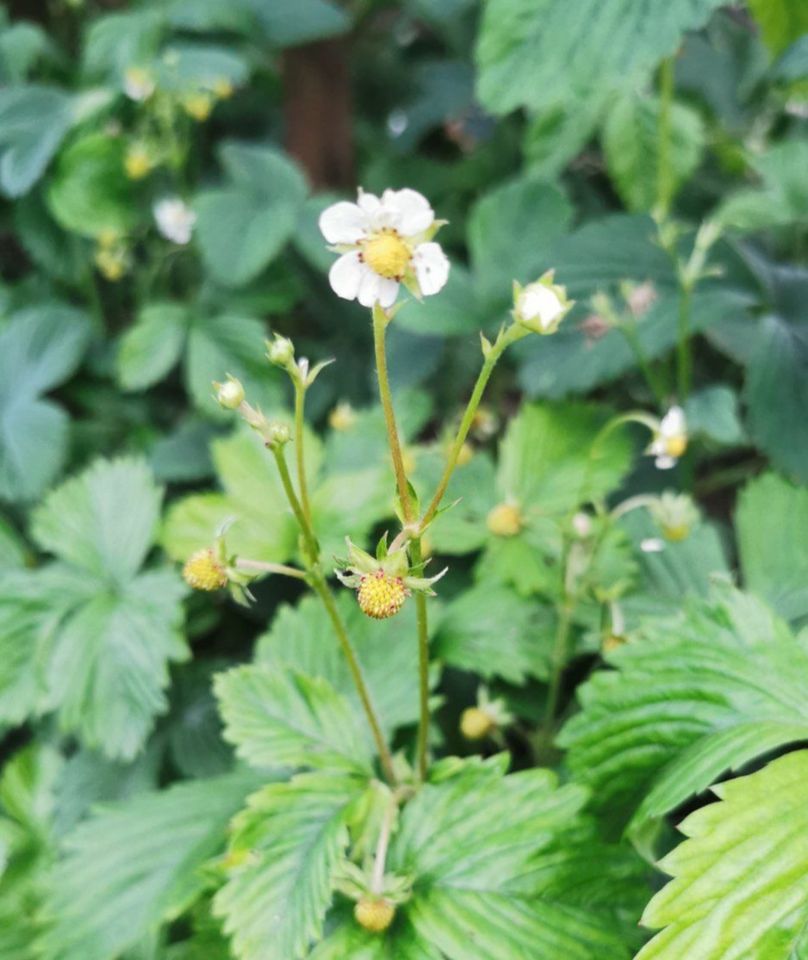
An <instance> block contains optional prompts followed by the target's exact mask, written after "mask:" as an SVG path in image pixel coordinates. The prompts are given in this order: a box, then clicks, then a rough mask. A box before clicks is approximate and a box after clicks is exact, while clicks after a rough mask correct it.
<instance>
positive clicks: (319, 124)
mask: <svg viewBox="0 0 808 960" xmlns="http://www.w3.org/2000/svg"><path fill="white" fill-rule="evenodd" d="M283 84H284V118H285V126H286V149H287V150H288V151H289V153H290V154H291V155H292V156H293V157H294V158H295V159H296V160H297V161H298V163H300V165H301V166H302V167H303V169H304V170H305V171H306V173H307V174H308V177H309V180H310V181H311V184H312V186H313V187H315V188H316V189H327V188H332V189H333V188H344V187H353V186H354V184H355V182H356V174H355V169H354V142H353V103H352V96H351V77H350V70H349V66H348V42H347V40H345V39H344V38H342V39H338V40H321V41H319V42H317V43H310V44H306V45H305V46H301V47H295V48H292V49H289V50H287V51H285V53H284V55H283Z"/></svg>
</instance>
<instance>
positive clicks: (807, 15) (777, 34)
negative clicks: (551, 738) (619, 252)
mask: <svg viewBox="0 0 808 960" xmlns="http://www.w3.org/2000/svg"><path fill="white" fill-rule="evenodd" d="M749 7H750V9H751V10H752V14H753V15H754V17H755V20H757V22H758V25H759V26H760V32H761V33H762V34H763V39H764V40H765V41H766V46H767V47H768V48H769V49H770V50H771V51H772V53H775V54H777V53H782V52H783V50H785V49H786V47H787V46H788V45H789V44H790V43H793V42H794V41H795V40H797V39H799V38H800V37H802V36H803V35H804V34H806V33H808V8H806V6H805V4H804V3H802V2H801V0H749ZM750 960H751V958H750Z"/></svg>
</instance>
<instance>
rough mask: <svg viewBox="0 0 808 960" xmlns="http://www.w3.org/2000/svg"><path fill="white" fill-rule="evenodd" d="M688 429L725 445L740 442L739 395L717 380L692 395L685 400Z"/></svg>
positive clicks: (742, 436)
mask: <svg viewBox="0 0 808 960" xmlns="http://www.w3.org/2000/svg"><path fill="white" fill-rule="evenodd" d="M685 414H686V416H687V427H688V431H689V432H690V433H691V434H693V435H695V434H702V435H703V436H705V437H707V438H708V439H709V440H713V441H715V442H716V443H720V444H722V445H725V446H732V445H734V444H738V443H741V442H742V441H743V438H744V430H743V425H742V424H741V419H740V412H739V410H738V395H737V393H736V392H735V391H734V390H733V389H732V387H728V386H726V385H724V384H722V383H714V384H712V385H711V386H709V387H704V388H703V389H701V390H697V391H696V392H695V393H693V394H691V395H690V396H689V397H688V398H687V401H686V402H685Z"/></svg>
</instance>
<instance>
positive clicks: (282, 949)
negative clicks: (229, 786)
mask: <svg viewBox="0 0 808 960" xmlns="http://www.w3.org/2000/svg"><path fill="white" fill-rule="evenodd" d="M365 786H366V784H365V782H364V781H362V780H358V779H355V778H352V777H349V776H339V775H334V774H325V773H313V774H312V773H309V774H302V775H300V776H298V777H295V778H294V779H292V780H291V781H289V782H288V783H278V784H270V785H269V786H268V787H264V789H263V790H260V791H259V792H258V793H255V794H253V796H251V797H250V798H249V801H248V806H247V809H246V810H244V811H243V812H242V813H241V814H240V815H239V816H238V818H237V819H236V821H235V823H234V834H233V838H232V841H231V852H230V858H231V859H232V860H233V861H235V862H238V861H241V862H242V865H241V866H235V867H234V868H233V870H232V873H231V875H230V878H229V879H228V881H227V883H226V884H225V885H224V887H223V888H222V889H221V890H220V891H219V893H218V894H217V895H216V899H215V901H214V908H215V911H216V913H217V914H219V915H220V916H222V917H224V929H225V932H226V933H227V934H229V935H230V936H231V937H232V941H233V951H234V953H235V956H236V957H238V958H239V960H301V958H303V957H304V956H307V955H308V947H309V945H310V944H311V942H312V941H313V940H316V939H319V938H320V937H321V935H322V930H323V919H324V917H325V914H326V911H327V909H328V906H329V904H330V903H331V897H332V887H333V874H334V871H335V868H336V866H337V864H338V862H339V860H340V859H341V857H342V856H343V854H344V852H345V849H346V847H347V845H348V828H347V825H346V821H347V820H348V818H349V813H350V807H351V805H352V804H353V803H354V802H355V801H356V800H357V799H358V798H359V797H360V796H361V794H362V791H363V790H364V789H365Z"/></svg>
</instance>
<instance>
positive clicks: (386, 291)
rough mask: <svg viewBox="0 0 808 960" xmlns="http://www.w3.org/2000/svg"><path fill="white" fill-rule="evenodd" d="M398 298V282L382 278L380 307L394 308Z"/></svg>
mask: <svg viewBox="0 0 808 960" xmlns="http://www.w3.org/2000/svg"><path fill="white" fill-rule="evenodd" d="M397 296H398V280H388V279H387V278H386V277H382V278H381V280H380V282H379V305H380V306H382V307H384V308H385V309H387V307H392V306H393V304H394V303H395V302H396V297H397Z"/></svg>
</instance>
